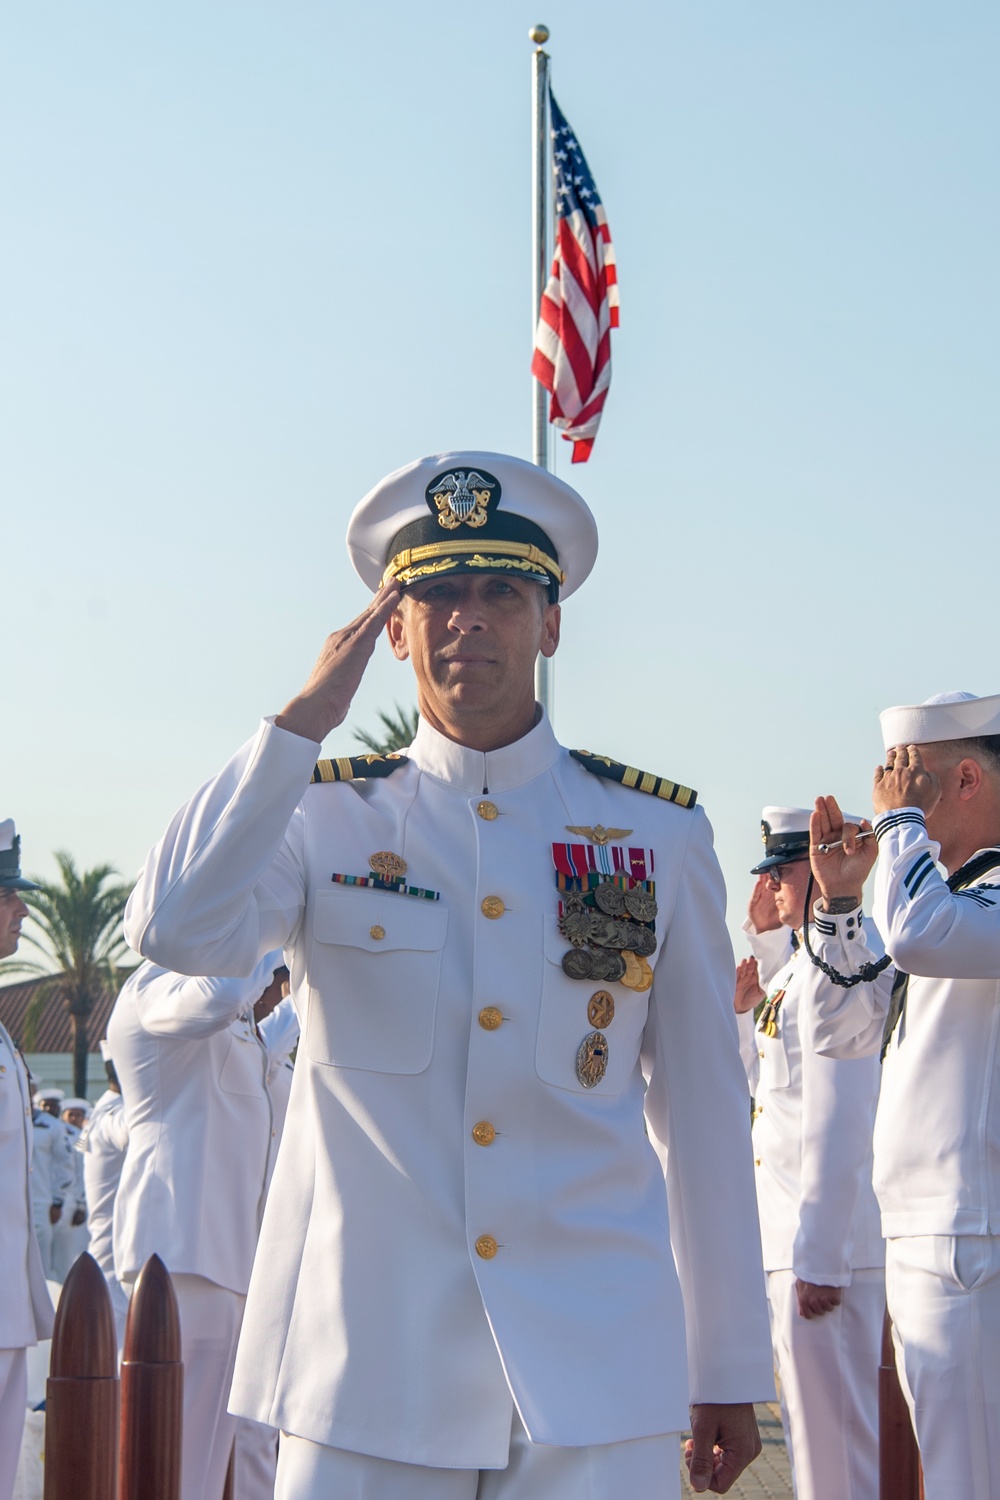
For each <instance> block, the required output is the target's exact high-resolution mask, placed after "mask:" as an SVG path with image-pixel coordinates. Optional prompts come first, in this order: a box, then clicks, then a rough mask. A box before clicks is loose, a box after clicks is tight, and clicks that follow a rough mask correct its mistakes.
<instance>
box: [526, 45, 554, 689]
mask: <svg viewBox="0 0 1000 1500" xmlns="http://www.w3.org/2000/svg"><path fill="white" fill-rule="evenodd" d="M528 35H529V37H530V38H531V40H532V41H533V42H534V43H535V51H534V53H533V54H532V58H531V83H532V89H531V95H532V97H531V188H532V195H531V242H532V262H531V340H532V345H534V340H535V329H536V328H537V326H538V312H539V309H540V307H541V305H542V292H543V290H544V289H545V282H546V277H547V275H548V269H549V262H548V232H547V231H548V198H549V192H548V188H549V149H548V147H549V141H548V130H547V129H546V124H547V120H546V116H547V106H548V92H549V55H548V53H547V52H545V51H544V50H543V48H544V45H545V43H546V42H547V41H548V39H549V28H548V27H547V26H532V28H531V30H530V31H529V32H528ZM547 397H548V393H547V391H546V389H545V387H544V386H543V385H542V383H541V381H540V380H537V379H536V378H535V376H534V375H532V377H531V458H532V462H533V463H536V464H538V466H539V467H540V468H542V469H548V468H549V467H550V465H549V423H548V413H547V412H546V402H547ZM552 686H553V683H552V658H551V657H545V656H539V658H538V660H537V661H536V663H535V697H536V698H537V699H538V701H539V703H540V704H541V705H542V707H543V708H544V709H545V712H546V713H547V714H548V715H549V717H550V718H551V716H552Z"/></svg>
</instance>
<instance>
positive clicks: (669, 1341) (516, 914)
mask: <svg viewBox="0 0 1000 1500" xmlns="http://www.w3.org/2000/svg"><path fill="white" fill-rule="evenodd" d="M348 548H349V551H350V553H351V557H352V560H353V561H354V564H355V567H356V568H357V571H358V572H359V573H360V575H361V577H362V578H363V579H364V581H365V582H366V583H367V584H368V585H369V587H370V588H371V589H372V590H373V592H374V593H375V599H374V600H373V602H372V604H371V605H370V606H369V607H368V608H367V609H366V610H365V611H364V612H363V613H362V614H361V615H360V616H359V617H358V619H357V620H355V621H354V622H353V624H351V625H349V626H347V627H346V628H345V629H343V630H339V631H336V632H335V633H334V634H332V635H331V636H330V637H329V638H328V639H327V642H326V644H325V646H324V647H323V650H322V652H321V655H320V657H319V660H318V661H317V664H316V667H315V668H314V670H313V674H312V676H311V677H310V679H309V681H308V682H307V684H306V686H305V687H304V688H303V689H302V690H301V692H299V693H298V694H296V696H295V697H294V698H292V699H291V700H290V702H289V703H288V705H287V706H286V708H285V709H284V710H283V711H282V713H280V714H279V715H278V716H277V717H276V718H275V719H269V720H267V721H265V723H264V724H263V725H262V726H261V728H260V730H259V732H258V733H257V734H256V735H255V736H254V738H253V739H252V740H251V741H250V742H249V744H247V745H246V746H245V747H244V748H243V749H242V750H240V751H239V752H238V753H237V754H236V756H235V757H234V758H233V760H232V761H231V762H230V763H229V765H228V766H227V767H226V768H225V769H224V770H223V771H222V772H221V774H220V775H219V776H218V777H217V778H216V779H215V780H214V781H212V782H210V783H209V784H208V785H207V786H205V787H204V788H203V789H202V790H201V791H200V792H199V793H197V794H196V796H195V797H194V798H193V799H192V801H191V802H190V803H188V804H187V806H185V807H184V808H183V809H181V811H180V812H178V814H177V815H176V816H175V818H174V819H173V821H172V823H171V825H170V828H169V829H168V831H167V833H166V835H165V836H164V838H163V840H162V841H161V843H160V844H159V845H158V846H157V848H156V849H154V850H153V851H152V852H151V854H150V856H149V859H148V861H147V865H146V868H145V871H144V873H143V875H142V876H141V877H140V879H139V883H138V885H137V886H136V888H135V891H134V892H133V895H132V898H131V901H130V903H129V909H128V914H127V918H126V931H127V935H128V937H129V941H130V942H131V943H132V945H133V946H134V947H135V948H137V949H138V950H139V951H140V952H142V953H143V954H146V955H149V956H151V957H153V958H155V959H156V960H157V961H158V962H161V963H166V964H171V965H172V966H174V967H178V968H181V969H185V970H190V971H195V972H201V973H232V974H245V973H248V972H249V971H250V969H252V967H253V965H254V963H255V962H256V961H257V959H258V957H259V955H260V954H261V952H262V951H263V950H264V949H265V948H267V947H268V946H271V945H278V944H281V945H284V946H285V951H286V954H287V955H288V956H289V959H290V967H291V971H292V994H293V996H294V998H295V1004H296V1007H297V1010H298V1013H299V1016H300V1017H301V1019H302V1023H303V1037H302V1042H301V1045H300V1047H299V1051H298V1054H297V1059H296V1065H295V1074H294V1079H293V1082H292V1090H291V1100H290V1104H289V1113H288V1123H287V1132H286V1137H285V1142H284V1145H283V1147H282V1150H281V1153H280V1157H279V1161H278V1166H277V1171H276V1174H275V1179H274V1182H273V1184H272V1187H271V1193H270V1196H269V1199H268V1203H267V1208H266V1211H265V1216H264V1225H263V1229H262V1232H261V1240H260V1245H259V1247H258V1254H257V1260H256V1263H255V1266H254V1274H253V1280H252V1282H251V1288H250V1294H249V1297H248V1300H247V1311H246V1317H245V1319H244V1326H243V1334H242V1337H241V1342H240V1351H239V1356H238V1359H237V1369H236V1376H235V1380H234V1386H233V1403H232V1404H233V1407H234V1409H235V1410H236V1411H238V1412H241V1413H244V1414H246V1415H249V1416H253V1417H258V1418H260V1419H262V1420H264V1421H268V1422H272V1423H274V1424H275V1425H278V1426H280V1428H281V1430H282V1439H281V1448H280V1453H279V1459H278V1480H277V1489H276V1494H277V1495H278V1496H279V1497H280V1500H290V1497H294V1500H312V1497H314V1496H315V1497H327V1496H329V1495H332V1494H337V1495H344V1496H348V1495H353V1496H359V1495H372V1496H379V1497H386V1496H398V1497H404V1496H405V1497H406V1500H420V1497H422V1496H428V1497H433V1500H446V1497H447V1500H464V1497H473V1496H479V1497H480V1500H499V1497H501V1496H506V1497H514V1496H516V1497H517V1500H535V1497H538V1500H542V1497H544V1500H562V1497H564V1496H574V1497H575V1496H578V1495H580V1494H582V1493H584V1492H586V1493H587V1494H588V1495H589V1496H591V1497H592V1500H620V1497H621V1496H623V1495H627V1496H629V1497H630V1500H667V1497H669V1496H671V1495H673V1496H676V1495H678V1493H679V1490H678V1483H679V1475H678V1472H677V1438H676V1434H677V1433H678V1432H679V1431H680V1430H682V1429H683V1427H684V1426H685V1425H686V1423H687V1420H688V1403H689V1401H690V1402H692V1403H694V1405H693V1406H692V1408H691V1420H692V1426H693V1431H694V1443H693V1447H692V1450H691V1465H692V1470H691V1472H692V1482H693V1484H694V1487H695V1489H697V1490H705V1489H707V1488H708V1486H709V1484H710V1483H711V1484H712V1486H713V1488H721V1489H726V1488H728V1487H729V1484H730V1483H731V1482H732V1480H733V1479H734V1478H735V1476H736V1475H737V1474H738V1473H739V1472H740V1470H741V1469H742V1468H743V1467H744V1465H745V1464H746V1462H747V1461H748V1460H749V1459H751V1458H752V1457H753V1455H754V1453H755V1452H757V1451H759V1438H758V1437H757V1434H756V1427H755V1424H754V1421H753V1413H752V1406H751V1405H750V1404H749V1403H752V1402H753V1401H754V1400H755V1399H761V1398H765V1399H766V1397H767V1395H768V1393H769V1392H770V1391H771V1390H773V1385H772V1372H771V1355H770V1341H769V1338H768V1332H767V1315H766V1309H765V1305H764V1295H763V1285H762V1274H761V1267H760V1247H759V1240H758V1234H757V1223H756V1205H755V1203H754V1197H753V1183H752V1173H751V1158H750V1149H749V1140H748V1129H747V1111H746V1084H745V1079H744V1076H743V1071H742V1068H741V1066H740V1060H739V1055H738V1048H737V1037H736V1025H735V1018H734V1016H733V1010H732V987H733V960H732V949H731V946H730V943H729V940H728V936H727V933H726V928H725V923H724V904H725V893H724V888H723V884H722V879H721V875H720V872H719V868H718V864H717V862H716V859H715V855H714V853H713V851H712V844H711V832H710V829H709V825H708V822H707V819H706V818H705V817H704V815H703V813H702V812H701V810H700V808H698V807H696V806H695V796H694V794H693V793H692V792H691V791H690V790H689V789H687V788H685V787H681V786H680V785H679V784H677V783H674V782H671V781H669V780H667V779H666V778H663V777H660V776H655V775H652V774H645V773H642V772H640V771H638V770H635V769H634V768H631V767H628V766H625V765H622V764H620V763H618V762H616V761H614V760H612V759H610V757H608V756H606V755H591V754H590V753H589V752H585V751H580V752H570V751H568V750H566V749H564V748H563V747H562V746H560V745H559V744H558V742H557V741H556V739H555V736H554V734H553V732H552V728H551V725H550V724H549V722H548V720H547V718H546V716H545V714H544V713H543V711H542V709H541V708H540V707H539V706H538V705H536V703H535V698H534V668H535V661H536V658H537V656H538V654H539V653H541V654H542V655H544V656H546V657H551V656H552V655H553V653H554V652H555V650H556V647H557V645H558V642H559V633H560V606H559V602H558V601H559V599H560V597H561V598H563V599H565V598H567V597H569V595H570V594H572V593H573V592H574V591H575V590H576V589H577V588H578V587H579V585H580V584H582V583H583V582H584V580H585V578H586V577H587V575H588V573H589V572H590V570H591V567H592V566H593V563H594V561H595V557H596V552H597V532H596V526H595V524H594V520H593V517H592V516H591V514H590V511H589V510H588V508H587V506H586V505H585V503H584V502H583V500H582V499H581V497H580V496H579V495H578V494H577V493H576V492H575V491H574V490H573V489H571V488H570V487H569V486H568V485H566V484H564V483H562V481H560V480H559V479H557V478H556V477H555V476H554V475H552V474H549V473H547V472H546V471H545V470H543V469H540V468H538V467H537V466H535V465H534V464H530V463H527V462H524V461H523V460H520V459H516V458H510V457H506V456H504V455H501V454H493V453H484V452H472V453H469V452H464V453H456V452H453V453H445V454H438V455H436V456H434V457H431V458H426V459H421V460H419V461H418V462H416V463H414V464H410V465H408V466H407V467H406V468H404V469H400V470H399V471H397V472H396V473H395V474H392V475H390V476H389V477H388V478H387V479H385V480H383V481H382V482H381V483H380V484H378V485H377V486H376V487H375V489H374V490H372V491H371V493H370V494H369V495H368V496H366V498H365V499H364V500H362V501H361V503H360V504H359V506H358V507H357V509H356V510H355V512H354V515H353V517H352V518H351V522H350V525H349V528H348ZM383 630H386V631H387V634H388V638H389V644H390V647H391V649H392V651H393V654H394V655H395V656H396V658H397V659H398V660H400V661H404V660H407V659H409V660H411V661H412V663H413V667H414V671H415V674H416V680H417V697H418V704H419V709H420V725H419V729H418V731H417V734H416V737H415V740H414V742H413V744H412V746H411V747H410V748H409V749H408V750H407V752H406V753H405V754H404V755H397V756H371V757H369V756H358V757H346V756H345V757H341V758H338V759H333V760H327V761H320V762H319V764H318V765H317V764H316V756H317V754H318V753H319V751H320V746H321V742H322V741H323V740H324V738H325V737H326V735H327V734H328V733H329V732H330V730H332V729H333V728H335V727H336V726H337V725H338V724H341V723H343V721H344V718H345V716H346V714H347V712H348V710H349V706H350V703H351V700H352V698H353V696H354V693H355V691H356V689H357V687H358V685H359V683H360V681H361V678H362V676H363V674H364V671H365V668H366V666H367V664H368V661H369V659H370V657H371V654H372V652H373V650H374V649H375V645H376V642H377V640H378V638H379V636H380V635H381V634H382V632H383ZM644 793H645V794H647V795H643V794H644ZM654 891H655V894H654ZM647 1081H648V1089H647V1086H646V1085H647ZM123 1082H124V1080H123ZM127 1095H128V1089H127V1088H126V1097H127ZM647 1132H648V1133H647ZM292 1145H294V1149H290V1147H291V1146H292ZM664 1171H665V1176H664ZM671 1239H672V1245H671ZM685 1314H686V1316H685ZM685 1334H686V1338H685ZM715 1444H718V1445H719V1446H718V1448H717V1449H716V1448H715ZM713 1450H714V1451H713Z"/></svg>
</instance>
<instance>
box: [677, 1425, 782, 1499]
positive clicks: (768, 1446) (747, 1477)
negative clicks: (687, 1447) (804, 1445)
mask: <svg viewBox="0 0 1000 1500" xmlns="http://www.w3.org/2000/svg"><path fill="white" fill-rule="evenodd" d="M757 1426H758V1427H759V1428H760V1440H761V1443H762V1445H763V1449H762V1452H761V1455H760V1457H759V1458H758V1459H757V1461H756V1462H755V1463H752V1464H751V1465H750V1467H749V1469H747V1470H745V1471H744V1473H743V1474H742V1475H741V1476H740V1478H739V1479H738V1480H737V1481H736V1483H735V1484H734V1485H733V1487H732V1489H731V1490H730V1491H729V1493H730V1495H731V1496H733V1497H734V1500H792V1475H791V1470H790V1469H789V1467H788V1454H787V1453H786V1452H785V1440H784V1438H783V1437H782V1433H781V1413H780V1411H779V1410H778V1404H777V1402H772V1403H770V1404H768V1405H767V1406H758V1407H757ZM681 1467H682V1470H683V1467H684V1466H683V1460H682V1463H681ZM693 1493H694V1491H693V1490H692V1489H691V1487H690V1485H689V1484H688V1482H687V1473H686V1471H685V1472H684V1477H683V1479H682V1480H681V1494H682V1495H684V1496H690V1495H693Z"/></svg>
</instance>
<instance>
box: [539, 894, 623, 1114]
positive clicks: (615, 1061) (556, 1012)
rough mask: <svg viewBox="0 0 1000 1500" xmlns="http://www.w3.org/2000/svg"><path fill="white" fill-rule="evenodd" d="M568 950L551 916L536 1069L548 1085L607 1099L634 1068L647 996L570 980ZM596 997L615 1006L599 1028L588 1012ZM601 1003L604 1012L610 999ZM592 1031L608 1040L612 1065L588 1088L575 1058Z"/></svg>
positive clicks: (603, 983)
mask: <svg viewBox="0 0 1000 1500" xmlns="http://www.w3.org/2000/svg"><path fill="white" fill-rule="evenodd" d="M569 946H570V945H569V943H568V942H567V940H566V939H565V938H564V937H563V935H562V933H561V932H560V931H559V924H558V921H557V919H556V918H555V917H554V916H547V917H546V918H545V937H544V948H545V962H544V964H543V965H542V968H543V974H542V997H541V1004H540V1006H539V1010H538V1039H537V1042H536V1044H535V1071H536V1072H537V1074H538V1076H539V1078H541V1079H542V1080H543V1081H544V1082H545V1083H552V1084H555V1085H556V1087H557V1088H561V1089H569V1090H571V1091H572V1092H573V1093H574V1094H589V1095H592V1096H593V1097H594V1098H595V1099H598V1098H604V1099H607V1098H610V1097H611V1096H612V1095H614V1094H620V1093H621V1091H622V1089H623V1088H624V1087H625V1085H626V1084H627V1083H628V1080H629V1078H630V1077H631V1075H632V1072H633V1069H634V1068H635V1065H636V1062H637V1060H638V1056H639V1046H640V1042H641V1038H642V1031H643V1027H644V1026H645V1024H646V1016H647V1013H648V1003H647V1002H648V996H647V995H645V994H640V993H638V992H637V991H635V990H630V989H627V988H626V987H625V985H623V984H612V983H608V982H606V981H603V980H596V979H570V978H569V977H568V976H567V975H566V974H565V973H564V971H563V967H562V959H563V954H564V953H565V952H566V950H567V948H568V947H569ZM597 995H601V996H604V995H610V997H611V1002H612V1004H613V1006H614V1015H613V1016H612V1018H611V1019H610V1021H604V1022H603V1023H602V1024H601V1025H599V1026H598V1025H595V1024H594V1023H593V1022H592V1021H591V1019H590V1017H589V1015H588V1013H587V1012H588V1006H589V1004H590V1001H591V999H592V998H594V997H595V996H597ZM599 1004H600V1006H601V1007H602V1009H603V1010H604V1011H605V1013H606V1012H607V1001H606V1000H604V999H603V998H602V999H601V1001H600V1002H599ZM593 1031H600V1032H601V1034H602V1035H603V1036H604V1037H606V1039H607V1055H608V1061H607V1068H606V1070H605V1073H604V1077H603V1078H601V1079H600V1080H599V1081H598V1082H597V1083H595V1084H593V1085H592V1087H590V1088H585V1087H584V1085H583V1084H582V1083H581V1082H580V1080H579V1078H578V1077H577V1072H576V1058H577V1052H578V1051H579V1049H580V1044H581V1043H582V1042H583V1040H584V1038H585V1037H587V1036H589V1035H590V1033H591V1032H593Z"/></svg>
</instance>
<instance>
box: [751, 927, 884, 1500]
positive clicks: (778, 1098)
mask: <svg viewBox="0 0 1000 1500" xmlns="http://www.w3.org/2000/svg"><path fill="white" fill-rule="evenodd" d="M850 920H851V924H852V928H853V930H854V931H855V932H856V934H857V935H856V937H855V938H853V939H852V940H851V941H852V942H859V943H860V944H861V945H862V946H863V947H864V950H865V957H866V958H869V959H871V958H879V957H881V954H882V947H881V943H880V942H879V940H878V935H877V933H875V931H874V929H873V927H872V925H871V923H867V924H865V925H864V928H862V925H861V919H860V914H857V915H855V916H852V917H851V919H850ZM828 927H829V919H827V918H826V917H825V915H822V914H817V918H816V925H815V926H814V927H813V928H812V929H811V931H810V942H811V944H812V947H813V951H814V952H815V953H817V955H818V956H819V957H821V958H822V957H824V956H825V946H824V945H825V941H826V931H827V929H828ZM744 931H745V932H746V934H747V936H748V938H749V940H750V945H751V947H752V949H753V951H754V955H755V956H756V958H757V960H758V968H759V972H760V977H761V981H762V988H763V989H764V991H765V994H766V995H767V996H768V998H769V999H770V998H772V997H777V996H780V997H781V999H780V1003H779V1005H778V1009H777V1014H776V1019H775V1026H776V1035H774V1036H769V1035H767V1034H765V1032H763V1031H761V1030H760V1029H757V1028H755V1027H754V1025H753V1015H752V1013H751V1012H748V1013H746V1014H745V1015H744V1016H741V1017H740V1023H741V1027H740V1029H741V1042H742V1050H743V1055H744V1062H745V1064H746V1067H747V1076H748V1079H749V1082H750V1092H751V1093H752V1094H753V1095H754V1097H755V1101H756V1111H755V1118H754V1127H753V1144H754V1162H755V1167H756V1180H757V1203H758V1207H759V1209H760V1232H761V1244H762V1248H763V1253H764V1269H765V1270H766V1272H767V1292H768V1303H769V1307H770V1312H771V1336H772V1340H773V1344H774V1356H775V1364H776V1366H777V1370H778V1375H779V1379H780V1387H781V1407H782V1418H783V1425H784V1428H785V1440H786V1443H787V1446H788V1451H789V1457H790V1460H791V1463H792V1470H793V1475H794V1483H795V1494H796V1500H878V1491H879V1467H878V1366H879V1358H880V1349H881V1340H882V1321H883V1315H884V1313H885V1279H884V1273H883V1269H882V1268H883V1266H884V1263H885V1251H884V1245H883V1241H882V1235H881V1231H880V1228H879V1215H878V1204H877V1202H876V1200H875V1193H874V1191H873V1188H872V1129H873V1126H874V1122H875V1107H876V1103H877V1101H878V1089H879V1066H878V1059H877V1058H875V1057H866V1058H860V1059H855V1060H852V1061H845V1062H840V1061H835V1060H834V1059H833V1058H829V1057H820V1056H819V1055H818V1054H817V1053H816V1052H814V1051H813V1050H812V1048H811V1047H810V1046H809V1045H808V1044H807V1043H806V1042H805V1041H804V1039H803V1037H802V1034H801V1028H800V1008H801V1006H802V1003H803V995H804V994H805V993H806V991H807V990H811V989H812V988H813V987H814V986H815V985H816V984H822V985H827V986H830V987H831V988H832V985H831V982H830V980H829V979H827V978H826V977H825V976H823V975H822V973H821V972H820V971H819V970H818V969H815V968H814V967H813V965H812V964H811V963H810V961H809V957H808V955H807V954H806V952H805V949H804V947H803V946H802V945H801V942H799V944H798V946H796V945H795V944H794V943H793V940H792V934H791V932H790V931H789V929H788V928H782V929H780V931H778V932H766V933H758V932H757V930H756V928H755V927H754V926H753V925H752V924H751V923H750V922H749V921H748V922H746V923H745V924H744ZM869 944H870V946H869ZM872 950H874V951H872ZM887 972H888V973H889V975H890V977H889V978H888V979H886V978H882V979H881V980H880V983H881V984H882V985H883V987H884V989H885V991H886V993H888V990H889V988H890V987H891V971H887ZM762 1019H763V1017H762ZM796 1278H800V1279H801V1280H802V1281H809V1282H812V1283H814V1284H815V1285H817V1286H835V1287H841V1288H842V1289H843V1291H842V1297H841V1303H840V1306H839V1307H836V1308H833V1309H832V1310H831V1311H830V1312H827V1313H824V1314H823V1315H822V1316H820V1317H814V1318H809V1319H807V1318H803V1317H802V1316H801V1315H800V1313H799V1309H798V1298H797V1295H796V1291H795V1281H796Z"/></svg>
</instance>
